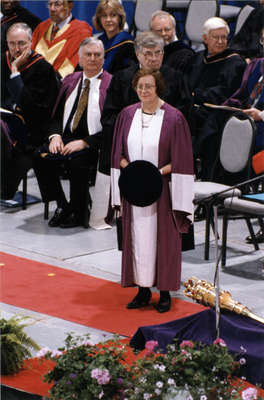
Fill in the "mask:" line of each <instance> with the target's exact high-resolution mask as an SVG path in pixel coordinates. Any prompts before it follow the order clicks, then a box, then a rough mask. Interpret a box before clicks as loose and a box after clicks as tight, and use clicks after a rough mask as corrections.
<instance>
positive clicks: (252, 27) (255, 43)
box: [230, 5, 264, 58]
mask: <svg viewBox="0 0 264 400" xmlns="http://www.w3.org/2000/svg"><path fill="white" fill-rule="evenodd" d="M263 28H264V6H263V5H260V6H259V7H258V8H256V9H255V10H253V11H252V12H251V13H250V15H249V16H248V18H247V19H246V21H245V22H244V24H243V26H242V27H241V29H240V31H239V32H238V33H237V34H236V35H235V36H233V38H232V40H231V42H230V48H231V49H233V50H235V51H237V52H239V54H242V55H243V56H244V57H248V58H254V57H262V56H263V47H262V45H261V44H260V42H259V38H260V34H261V31H262V29H263Z"/></svg>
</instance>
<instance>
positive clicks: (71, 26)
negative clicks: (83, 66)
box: [32, 18, 92, 78]
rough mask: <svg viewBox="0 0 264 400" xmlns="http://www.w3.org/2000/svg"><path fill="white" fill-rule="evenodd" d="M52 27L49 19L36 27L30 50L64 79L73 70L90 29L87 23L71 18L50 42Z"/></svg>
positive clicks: (90, 32) (89, 34)
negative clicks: (40, 55)
mask: <svg viewBox="0 0 264 400" xmlns="http://www.w3.org/2000/svg"><path fill="white" fill-rule="evenodd" d="M52 27H53V22H52V21H51V19H47V20H46V21H43V22H41V23H40V24H39V25H38V27H37V28H36V29H35V31H34V33H33V37H32V48H33V49H34V50H36V51H37V52H38V53H40V54H42V55H43V56H44V57H45V59H46V60H47V61H49V62H50V63H51V64H52V65H53V67H54V69H55V71H58V72H59V73H60V74H61V76H62V77H63V78H64V77H65V76H66V75H68V74H69V73H71V72H73V71H74V70H75V68H76V66H77V64H78V60H79V58H78V50H79V47H80V44H81V42H82V41H83V39H85V38H86V37H89V36H91V35H92V28H91V26H90V25H89V24H88V23H87V22H85V21H79V20H77V19H75V18H73V19H72V20H71V21H70V22H69V23H68V24H66V25H65V26H64V27H63V28H62V29H60V30H59V31H58V32H57V33H56V36H55V38H54V39H53V40H52V41H51V40H50V38H51V32H52Z"/></svg>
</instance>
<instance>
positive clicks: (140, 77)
mask: <svg viewBox="0 0 264 400" xmlns="http://www.w3.org/2000/svg"><path fill="white" fill-rule="evenodd" d="M132 85H133V88H134V89H135V90H136V92H137V94H138V97H139V99H140V103H136V104H133V105H131V106H128V107H126V108H125V109H124V110H123V111H122V112H121V113H120V114H119V116H118V118H117V122H116V125H115V132H114V140H113V149H112V165H111V185H112V205H113V206H115V207H118V206H121V202H122V210H123V253H122V279H121V284H122V286H124V287H126V286H134V285H137V286H138V293H137V295H136V296H135V297H134V299H133V300H132V301H131V302H129V303H128V304H127V308H129V309H132V308H140V307H144V306H146V305H148V303H149V301H150V299H151V290H150V288H151V287H153V286H156V287H157V288H158V290H160V300H159V303H158V304H157V306H156V309H157V311H158V312H166V311H168V310H169V309H170V307H171V298H170V293H169V291H170V290H173V291H175V290H178V289H179V288H180V277H181V234H182V233H184V232H187V231H188V229H189V225H190V223H191V220H192V214H193V203H192V200H193V181H194V179H193V161H192V160H193V159H192V143H191V136H190V132H189V128H188V124H187V122H186V120H185V118H184V117H183V115H182V113H181V112H180V111H179V110H177V109H176V108H174V107H172V106H170V105H169V104H167V103H165V102H164V101H163V100H162V99H161V96H162V92H163V89H164V86H163V80H162V76H161V73H160V72H159V71H155V72H154V71H152V70H143V69H141V70H139V71H138V72H137V73H136V74H135V76H134V79H133V83H132ZM135 160H145V161H149V162H151V163H152V164H154V165H155V166H156V167H158V168H159V170H160V173H161V174H162V180H163V187H162V194H161V197H160V198H159V199H158V201H156V202H155V203H153V204H152V205H150V206H147V207H137V206H133V205H130V204H129V203H128V202H127V201H126V200H125V199H121V198H120V192H119V187H118V179H119V176H120V173H122V172H121V171H122V169H123V168H125V167H126V166H127V165H128V164H129V163H130V162H132V161H135ZM170 181H171V193H170V190H169V182H170Z"/></svg>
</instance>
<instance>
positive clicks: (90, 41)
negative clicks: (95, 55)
mask: <svg viewBox="0 0 264 400" xmlns="http://www.w3.org/2000/svg"><path fill="white" fill-rule="evenodd" d="M90 44H98V45H99V46H100V47H101V48H102V52H103V57H104V45H103V42H102V40H100V39H98V38H97V37H94V36H92V37H87V38H85V39H83V41H82V42H81V44H80V47H79V51H78V55H79V57H80V56H81V55H82V48H83V47H84V46H87V45H90Z"/></svg>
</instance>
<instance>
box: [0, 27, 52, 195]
mask: <svg viewBox="0 0 264 400" xmlns="http://www.w3.org/2000/svg"><path fill="white" fill-rule="evenodd" d="M31 37H32V31H31V29H30V27H29V26H28V25H26V24H24V23H16V24H13V25H12V26H11V27H10V28H9V30H8V32H7V43H8V49H9V50H8V51H7V52H6V53H3V54H2V57H1V73H2V79H1V107H2V108H4V109H5V110H6V111H5V112H2V113H1V120H2V121H1V126H2V128H3V129H2V130H1V144H2V147H1V166H2V168H1V178H2V179H1V180H2V181H1V197H2V198H5V199H11V198H12V197H13V196H14V194H15V192H16V190H17V187H18V185H19V183H20V181H21V179H22V178H23V176H24V175H25V173H26V172H27V171H28V170H29V169H30V168H31V167H32V159H33V152H34V150H35V149H36V148H37V147H38V146H40V145H42V144H43V143H44V138H45V135H46V129H47V124H48V121H49V118H50V116H51V113H52V108H53V106H54V103H55V100H56V96H57V90H58V86H57V80H56V74H55V71H54V70H53V68H52V66H51V65H50V64H49V63H48V62H47V61H46V60H44V58H43V57H42V56H41V55H39V54H37V53H35V52H34V51H32V50H31ZM8 111H9V112H8ZM13 113H15V115H14V114H13Z"/></svg>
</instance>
